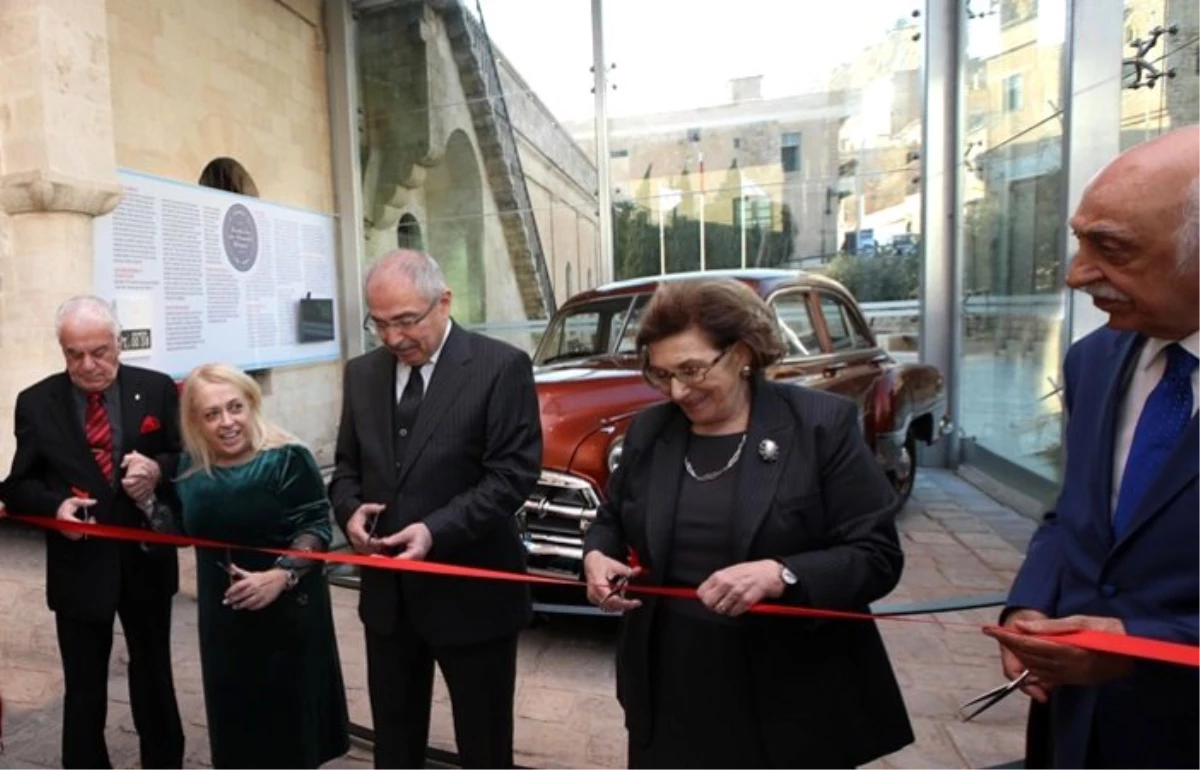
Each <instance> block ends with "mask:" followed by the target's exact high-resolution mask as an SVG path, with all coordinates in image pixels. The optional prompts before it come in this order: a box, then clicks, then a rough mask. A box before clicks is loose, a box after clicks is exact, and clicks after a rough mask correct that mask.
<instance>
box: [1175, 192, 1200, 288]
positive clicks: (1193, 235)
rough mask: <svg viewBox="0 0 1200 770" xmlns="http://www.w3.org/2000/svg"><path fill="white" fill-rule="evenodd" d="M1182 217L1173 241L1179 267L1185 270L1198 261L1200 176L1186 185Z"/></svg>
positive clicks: (1199, 261)
mask: <svg viewBox="0 0 1200 770" xmlns="http://www.w3.org/2000/svg"><path fill="white" fill-rule="evenodd" d="M1182 219H1183V222H1182V224H1180V226H1179V229H1178V230H1176V231H1175V242H1176V243H1177V244H1178V247H1179V269H1180V270H1182V271H1184V272H1187V271H1190V270H1194V269H1196V265H1197V263H1200V176H1198V177H1196V178H1195V179H1193V180H1192V184H1191V186H1189V187H1188V194H1187V199H1186V200H1184V202H1183V217H1182Z"/></svg>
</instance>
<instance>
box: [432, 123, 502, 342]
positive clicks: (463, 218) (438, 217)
mask: <svg viewBox="0 0 1200 770" xmlns="http://www.w3.org/2000/svg"><path fill="white" fill-rule="evenodd" d="M425 206H426V222H425V246H426V248H427V250H428V251H429V253H430V254H432V255H433V256H434V258H435V259H437V261H438V264H440V265H441V266H442V271H443V272H444V273H445V274H446V282H447V284H448V285H449V286H450V288H451V289H452V290H453V291H454V316H455V318H457V319H458V320H459V321H462V322H463V323H481V322H483V321H484V320H485V319H486V317H487V292H486V285H487V281H486V275H485V271H484V259H483V181H482V178H481V176H480V173H479V160H478V156H477V155H476V153H475V148H474V147H473V146H472V145H471V140H470V138H469V137H468V136H467V134H466V133H465V132H464V131H462V130H461V129H460V130H455V131H454V132H453V133H451V134H450V138H449V139H448V140H447V142H446V152H445V155H444V156H443V157H442V161H441V162H440V163H438V164H437V165H436V166H433V167H431V168H430V169H429V170H428V175H427V176H426V179H425Z"/></svg>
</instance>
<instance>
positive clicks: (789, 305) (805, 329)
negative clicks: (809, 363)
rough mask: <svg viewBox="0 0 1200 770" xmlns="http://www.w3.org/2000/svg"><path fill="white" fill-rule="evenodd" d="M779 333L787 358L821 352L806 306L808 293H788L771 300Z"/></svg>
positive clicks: (810, 315)
mask: <svg viewBox="0 0 1200 770" xmlns="http://www.w3.org/2000/svg"><path fill="white" fill-rule="evenodd" d="M771 306H772V307H774V308H775V317H776V318H777V319H778V320H779V332H780V334H781V335H782V337H783V342H784V344H785V345H786V346H787V349H788V356H789V357H795V356H813V355H817V354H818V353H820V352H821V343H820V341H819V340H818V339H817V330H816V327H815V326H814V325H813V319H812V313H811V311H810V310H809V306H808V292H806V291H789V292H785V293H783V294H777V295H775V297H773V298H772V299H771Z"/></svg>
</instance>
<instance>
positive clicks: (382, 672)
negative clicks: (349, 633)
mask: <svg viewBox="0 0 1200 770" xmlns="http://www.w3.org/2000/svg"><path fill="white" fill-rule="evenodd" d="M366 639H367V684H368V688H369V689H370V694H371V719H372V721H373V723H374V729H375V767H418V768H419V767H424V766H425V748H426V746H427V744H428V743H429V712H430V703H431V700H432V698H433V664H434V662H435V661H436V662H437V664H438V666H439V667H440V668H441V670H442V676H443V677H444V678H445V680H446V687H447V689H449V690H450V705H451V710H452V712H453V716H454V735H455V739H456V743H457V744H458V754H459V760H460V764H461V766H462V767H498V768H506V767H512V764H513V746H512V735H513V692H514V688H515V687H516V680H517V636H516V635H515V634H514V635H512V636H505V637H502V638H500V639H495V640H491V641H487V642H482V643H479V644H471V645H463V646H430V645H429V644H428V643H426V642H425V640H423V639H422V638H421V637H420V636H419V635H418V634H417V632H416V629H414V628H413V626H412V624H411V623H410V622H409V620H408V617H407V614H406V613H405V612H404V609H403V607H401V609H400V618H399V621H398V623H397V627H396V631H395V632H394V633H392V634H379V633H376V632H372V631H371V630H370V629H369V628H368V629H366Z"/></svg>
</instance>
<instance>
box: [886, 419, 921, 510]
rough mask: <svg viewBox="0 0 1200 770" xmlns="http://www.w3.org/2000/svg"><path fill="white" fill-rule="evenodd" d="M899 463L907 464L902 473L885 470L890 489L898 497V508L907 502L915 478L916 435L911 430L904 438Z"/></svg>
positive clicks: (901, 464) (914, 483) (902, 465)
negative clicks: (905, 471) (906, 469)
mask: <svg viewBox="0 0 1200 770" xmlns="http://www.w3.org/2000/svg"><path fill="white" fill-rule="evenodd" d="M899 465H900V466H901V467H905V466H907V468H908V472H907V473H903V474H902V473H900V472H899V471H897V470H890V471H888V472H887V477H888V481H890V482H891V484H892V491H893V492H895V493H896V497H897V498H898V499H899V503H900V505H899V508H903V507H904V506H905V505H906V504H907V503H908V498H910V497H912V491H913V487H914V486H915V485H916V480H917V436H916V434H915V433H913V432H912V431H911V430H910V431H909V432H908V435H907V436H906V437H905V439H904V449H903V452H902V454H901V457H900V462H899Z"/></svg>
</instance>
